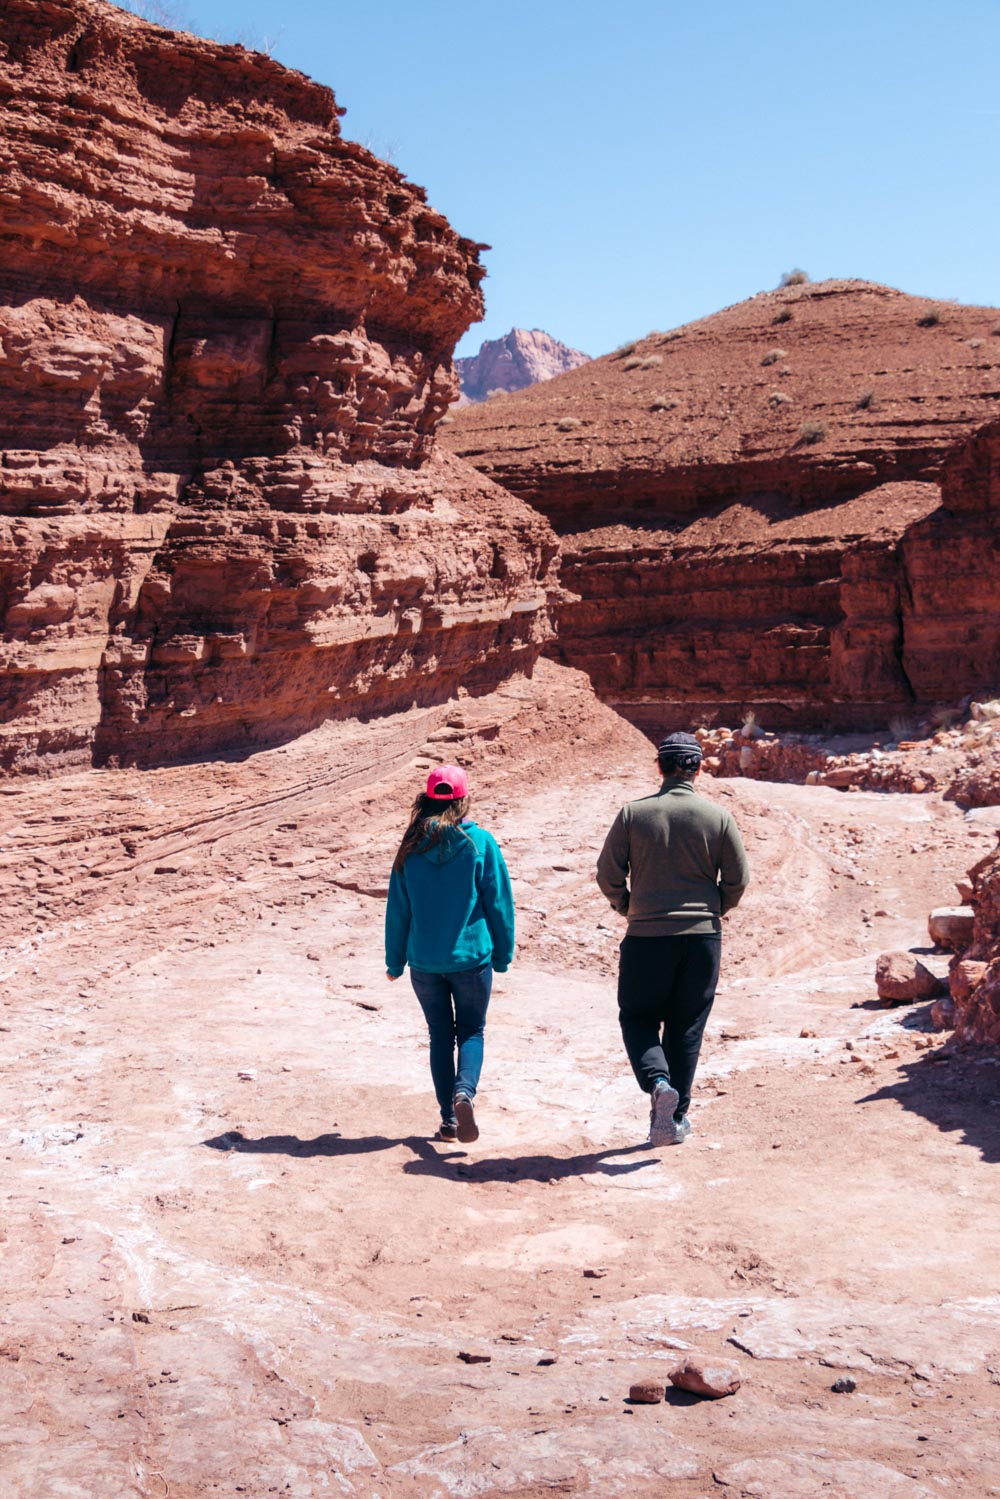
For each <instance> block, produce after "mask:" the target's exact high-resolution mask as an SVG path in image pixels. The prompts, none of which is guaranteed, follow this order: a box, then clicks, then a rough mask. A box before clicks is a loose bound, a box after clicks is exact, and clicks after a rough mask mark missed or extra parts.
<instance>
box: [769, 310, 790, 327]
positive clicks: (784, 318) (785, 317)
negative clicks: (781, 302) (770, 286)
mask: <svg viewBox="0 0 1000 1499" xmlns="http://www.w3.org/2000/svg"><path fill="white" fill-rule="evenodd" d="M771 321H772V323H790V322H791V321H792V309H791V308H790V307H782V308H781V310H780V311H779V312H776V313H775V314H774V317H773V318H772V319H771Z"/></svg>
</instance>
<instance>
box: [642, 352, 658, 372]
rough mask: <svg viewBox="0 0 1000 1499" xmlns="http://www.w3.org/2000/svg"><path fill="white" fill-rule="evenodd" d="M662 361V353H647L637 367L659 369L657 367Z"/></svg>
mask: <svg viewBox="0 0 1000 1499" xmlns="http://www.w3.org/2000/svg"><path fill="white" fill-rule="evenodd" d="M662 363H663V355H662V354H647V356H646V358H645V359H644V360H643V361H642V363H641V364H640V366H639V368H640V369H641V370H655V369H659V367H660V365H661V364H662Z"/></svg>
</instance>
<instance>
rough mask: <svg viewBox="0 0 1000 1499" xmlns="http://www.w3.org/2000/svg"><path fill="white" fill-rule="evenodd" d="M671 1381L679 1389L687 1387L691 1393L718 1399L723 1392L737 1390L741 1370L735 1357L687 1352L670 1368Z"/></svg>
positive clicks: (730, 1393)
mask: <svg viewBox="0 0 1000 1499" xmlns="http://www.w3.org/2000/svg"><path fill="white" fill-rule="evenodd" d="M670 1383H671V1384H672V1385H674V1386H675V1387H676V1388H677V1389H678V1390H690V1392H691V1394H692V1395H703V1396H705V1397H706V1398H707V1399H709V1400H721V1399H722V1398H723V1396H725V1395H735V1394H736V1391H737V1390H738V1389H739V1387H740V1385H741V1384H742V1383H743V1371H742V1369H741V1368H740V1366H739V1364H738V1363H737V1362H736V1360H735V1359H731V1358H716V1357H715V1355H714V1354H702V1353H689V1354H688V1355H687V1357H686V1358H685V1359H684V1360H683V1362H682V1363H680V1364H678V1365H677V1366H676V1367H675V1368H674V1369H671V1371H670Z"/></svg>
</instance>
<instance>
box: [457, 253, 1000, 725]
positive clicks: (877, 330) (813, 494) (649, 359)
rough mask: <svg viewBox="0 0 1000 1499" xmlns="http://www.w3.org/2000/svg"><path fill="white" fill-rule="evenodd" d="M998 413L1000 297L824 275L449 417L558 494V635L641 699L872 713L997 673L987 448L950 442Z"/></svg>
mask: <svg viewBox="0 0 1000 1499" xmlns="http://www.w3.org/2000/svg"><path fill="white" fill-rule="evenodd" d="M998 416H1000V312H998V311H997V310H996V309H994V308H983V307H979V308H977V307H958V306H955V305H953V304H950V303H948V304H937V305H935V304H930V303H928V302H927V301H926V300H923V299H919V298H915V297H909V296H906V295H904V294H903V293H901V292H897V291H893V290H891V289H890V288H888V287H882V286H876V285H872V284H870V283H867V282H840V281H831V282H824V283H820V284H818V285H812V286H810V285H806V286H792V287H787V288H784V289H782V290H780V291H776V292H769V293H764V294H761V295H760V296H758V297H755V298H753V299H752V300H751V301H749V302H745V303H742V304H740V305H739V306H737V307H732V308H728V309H726V310H725V311H723V312H720V313H717V314H716V315H714V316H712V317H709V318H705V319H703V320H702V321H700V322H696V323H692V324H689V325H688V326H687V327H684V328H680V329H675V330H673V332H671V333H654V334H650V335H649V336H648V337H647V338H645V339H641V340H639V341H638V342H637V343H636V344H634V345H628V346H626V347H625V348H623V349H622V350H619V351H617V352H616V353H615V354H613V355H609V356H606V357H605V358H603V359H598V360H594V361H592V362H591V363H590V364H588V365H585V366H584V367H582V368H581V369H577V370H574V371H572V372H570V373H568V374H565V375H560V376H558V377H557V378H556V379H554V380H551V381H548V382H546V383H545V384H544V385H539V386H535V387H533V388H532V389H530V390H526V391H522V392H519V393H518V394H517V395H513V396H508V397H504V398H499V399H497V400H494V401H490V402H488V403H487V404H486V405H483V406H476V407H472V408H467V409H465V410H463V411H462V412H460V413H458V414H457V415H456V418H455V421H454V424H453V425H452V426H451V427H450V428H449V429H448V432H447V436H446V437H445V439H444V440H445V441H446V442H447V444H448V446H449V447H450V448H451V449H452V451H454V452H455V453H457V454H460V455H461V456H463V457H465V458H466V459H468V460H469V461H471V462H472V463H474V464H476V466H477V467H478V468H479V469H480V470H481V471H482V472H483V473H484V474H486V475H488V476H489V477H491V478H494V479H497V480H499V481H500V482H501V483H502V484H504V485H506V486H508V487H509V488H511V489H512V490H514V491H515V492H516V493H518V494H520V495H522V496H523V497H524V498H526V499H527V500H529V501H530V502H531V503H532V504H533V505H536V506H537V507H538V508H539V509H540V510H542V511H543V512H544V513H545V514H546V515H547V516H548V517H549V518H550V519H551V520H552V522H553V524H554V526H555V528H556V530H557V531H558V532H559V533H560V537H561V540H562V546H563V556H564V564H563V578H564V581H565V583H566V585H567V586H568V588H569V589H571V590H572V592H573V593H574V594H576V595H578V596H579V602H577V603H566V604H565V605H564V606H563V607H562V608H561V610H560V628H559V641H558V655H559V659H562V660H565V661H567V662H569V663H571V664H573V665H575V666H578V667H583V668H584V669H585V670H586V671H587V672H588V673H589V674H590V676H591V679H592V680H593V682H594V685H595V687H596V688H597V690H598V692H599V693H600V694H601V696H602V697H603V698H604V699H605V700H606V701H608V702H611V703H613V704H614V705H615V706H616V707H618V708H619V709H620V710H621V711H622V712H624V713H626V714H627V715H628V716H629V717H630V718H631V719H632V720H633V721H634V722H636V723H638V724H640V725H641V726H642V727H644V728H647V729H649V730H650V731H651V732H654V733H655V732H657V731H658V730H659V729H661V728H663V727H664V726H667V725H673V724H682V723H685V722H688V721H690V720H691V719H692V718H694V719H703V720H705V721H719V720H721V721H722V722H732V720H733V717H734V716H737V717H738V715H739V713H740V712H741V711H742V710H744V709H747V708H754V709H756V710H757V712H758V715H759V716H760V717H762V718H763V719H764V721H765V722H766V723H767V724H768V726H769V727H774V728H781V727H787V726H797V727H802V728H810V727H828V726H833V725H836V726H840V727H850V726H856V727H869V726H881V725H884V724H885V723H886V721H887V719H888V718H889V717H890V716H892V715H895V714H898V715H900V716H906V715H908V714H909V713H910V712H912V711H914V710H919V709H923V708H925V707H927V706H929V705H931V704H933V703H935V702H940V701H945V700H948V701H954V700H955V698H956V697H960V696H962V695H963V694H964V693H967V692H973V693H976V694H979V693H981V692H982V691H983V690H988V689H992V688H993V687H994V686H995V684H996V682H997V680H998V678H1000V613H998V610H997V607H996V598H997V594H998V585H1000V556H998V551H997V547H996V544H995V541H994V537H993V524H992V516H991V513H990V508H989V503H988V502H987V500H986V499H985V498H984V495H985V487H984V485H985V480H984V479H983V476H982V475H983V472H985V470H984V469H983V462H984V460H983V459H982V457H981V456H980V458H979V459H975V458H974V457H967V458H965V459H963V458H962V457H961V451H962V445H963V444H964V443H966V442H969V443H971V444H972V447H971V448H970V449H969V453H970V454H975V453H978V452H979V449H980V445H981V442H982V439H978V438H976V433H977V432H978V431H980V429H983V428H984V427H985V426H986V424H988V423H989V422H991V421H994V420H995V419H996V418H997V417H998ZM952 454H956V455H957V456H955V457H954V458H952V457H951V456H950V455H952ZM946 462H947V464H948V474H949V478H948V481H947V485H946V489H945V492H944V494H942V490H941V487H940V482H939V481H940V479H941V476H942V470H943V468H944V466H945V464H946Z"/></svg>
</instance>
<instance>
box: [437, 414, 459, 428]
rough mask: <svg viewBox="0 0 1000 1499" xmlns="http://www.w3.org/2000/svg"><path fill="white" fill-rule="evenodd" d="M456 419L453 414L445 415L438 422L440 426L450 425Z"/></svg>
mask: <svg viewBox="0 0 1000 1499" xmlns="http://www.w3.org/2000/svg"><path fill="white" fill-rule="evenodd" d="M454 420H455V418H454V417H453V416H443V417H442V418H441V420H440V421H439V422H438V426H439V427H450V426H451V424H452V422H453V421H454Z"/></svg>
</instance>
